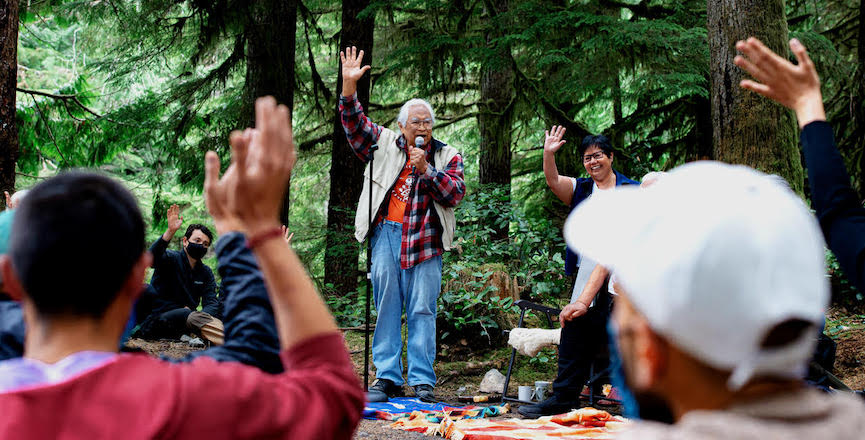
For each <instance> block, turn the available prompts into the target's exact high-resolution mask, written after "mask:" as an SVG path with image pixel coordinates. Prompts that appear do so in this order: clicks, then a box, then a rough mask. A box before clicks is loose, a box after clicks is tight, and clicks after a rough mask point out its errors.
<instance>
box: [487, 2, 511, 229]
mask: <svg viewBox="0 0 865 440" xmlns="http://www.w3.org/2000/svg"><path fill="white" fill-rule="evenodd" d="M489 4H490V6H491V7H492V8H494V10H492V11H488V13H489V14H490V15H492V16H493V17H495V16H497V15H499V14H502V13H505V12H507V10H508V0H492V1H490V2H489ZM502 29H503V27H502V26H501V23H498V24H494V25H493V26H491V27H490V30H489V31H488V32H487V36H486V38H487V46H488V47H489V49H490V50H491V52H492V55H491V56H489V57H487V59H486V60H485V61H484V63H483V66H482V67H481V69H482V72H481V83H480V87H481V90H480V92H481V93H480V97H481V99H480V105H479V107H480V109H479V110H480V111H479V114H478V129H479V131H480V134H481V139H480V158H479V160H478V165H479V167H478V181H479V183H480V184H481V185H486V184H494V185H500V186H502V187H503V188H504V189H505V194H507V201H508V202H509V201H510V194H511V129H512V126H513V122H514V102H515V96H516V91H515V89H514V78H515V76H516V75H515V72H514V61H513V58H512V56H511V51H510V47H509V46H507V45H502V44H500V43H499V44H496V43H495V42H494V41H493V40H494V39H495V38H497V37H500V36H501V33H502ZM490 220H491V223H490V224H491V225H493V226H492V227H493V229H494V231H495V232H494V233H493V239H495V240H502V239H506V238H507V237H508V227H509V225H508V223H504V224H500V222H498V221H495V220H496V219H490Z"/></svg>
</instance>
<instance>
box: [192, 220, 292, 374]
mask: <svg viewBox="0 0 865 440" xmlns="http://www.w3.org/2000/svg"><path fill="white" fill-rule="evenodd" d="M216 257H217V260H218V264H219V266H218V270H219V275H220V276H221V277H222V285H223V288H224V289H225V290H224V291H223V295H224V303H223V304H224V319H223V323H224V325H225V345H222V346H220V347H213V348H209V349H207V350H204V351H200V352H196V353H193V354H191V355H189V356H188V357H186V358H183V359H181V360H179V362H186V361H190V360H192V359H194V358H197V357H199V356H207V357H210V358H213V359H216V360H217V361H226V362H242V363H244V364H247V365H252V366H254V367H258V368H260V369H262V370H264V371H266V372H268V373H281V372H282V371H283V367H282V360H281V359H280V358H279V336H278V335H277V332H276V320H275V319H274V317H273V308H272V307H271V305H270V297H268V295H267V288H266V287H265V285H264V278H263V277H262V275H261V271H260V270H259V269H258V263H257V262H256V260H255V256H254V255H253V254H252V251H250V250H249V249H248V248H247V247H246V238H245V237H244V236H243V234H240V233H238V232H232V233H228V234H224V235H223V236H222V237H220V238H219V241H217V242H216Z"/></svg>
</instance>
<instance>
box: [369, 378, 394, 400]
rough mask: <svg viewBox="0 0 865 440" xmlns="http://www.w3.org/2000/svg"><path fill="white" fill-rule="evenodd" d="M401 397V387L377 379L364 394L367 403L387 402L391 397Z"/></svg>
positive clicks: (391, 382) (385, 380) (389, 381)
mask: <svg viewBox="0 0 865 440" xmlns="http://www.w3.org/2000/svg"><path fill="white" fill-rule="evenodd" d="M401 395H402V387H401V386H399V385H397V384H395V383H393V381H391V380H388V379H378V380H376V381H375V383H374V384H372V386H371V387H369V390H368V391H367V392H366V401H367V402H387V401H388V399H390V398H391V397H397V396H401Z"/></svg>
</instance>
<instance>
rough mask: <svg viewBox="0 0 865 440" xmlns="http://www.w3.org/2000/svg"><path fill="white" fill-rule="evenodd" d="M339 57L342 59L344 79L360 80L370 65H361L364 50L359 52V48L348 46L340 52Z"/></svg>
mask: <svg viewBox="0 0 865 440" xmlns="http://www.w3.org/2000/svg"><path fill="white" fill-rule="evenodd" d="M339 58H340V60H342V78H343V80H349V81H357V80H359V79H360V78H361V77H362V76H363V74H364V73H366V71H367V70H369V69H370V66H368V65H367V66H361V62H362V61H363V50H361V51H360V52H358V50H357V48H356V47H354V46H352V47H347V48H345V52H343V51H340V52H339Z"/></svg>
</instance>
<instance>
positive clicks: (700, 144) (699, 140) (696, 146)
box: [685, 96, 715, 162]
mask: <svg viewBox="0 0 865 440" xmlns="http://www.w3.org/2000/svg"><path fill="white" fill-rule="evenodd" d="M694 100H695V103H694V106H693V107H692V108H693V109H694V111H695V112H696V113H695V114H694V119H695V126H694V131H693V132H692V133H693V134H692V135H690V136H688V140H687V143H688V147H687V148H688V152H687V154H686V155H685V160H687V161H688V162H691V161H695V160H714V155H715V152H714V151H713V149H712V144H710V143H709V142H707V139H711V138H712V103H711V101H709V98H704V97H702V96H695V97H694Z"/></svg>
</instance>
